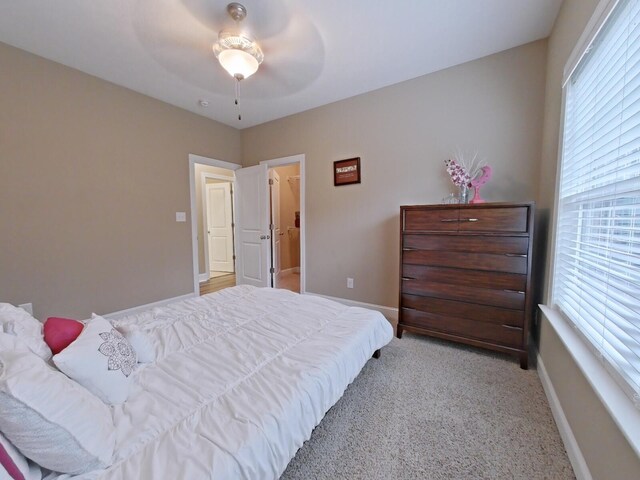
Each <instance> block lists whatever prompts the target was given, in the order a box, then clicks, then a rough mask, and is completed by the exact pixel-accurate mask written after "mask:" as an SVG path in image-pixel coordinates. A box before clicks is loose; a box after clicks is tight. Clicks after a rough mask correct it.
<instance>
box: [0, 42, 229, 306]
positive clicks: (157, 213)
mask: <svg viewBox="0 0 640 480" xmlns="http://www.w3.org/2000/svg"><path fill="white" fill-rule="evenodd" d="M0 71H1V72H2V75H0V105H1V106H2V107H1V108H0V232H1V235H0V301H7V302H11V303H15V304H18V303H24V302H33V304H34V308H35V315H36V316H37V317H40V318H42V317H45V316H49V315H68V316H71V317H86V316H87V315H89V314H90V313H91V312H92V311H96V312H98V313H106V312H113V311H116V310H120V309H124V308H128V307H133V306H136V305H141V304H146V303H149V302H154V301H157V300H161V299H165V298H170V297H174V296H177V295H181V294H186V293H189V292H191V291H192V290H193V277H192V260H191V259H192V252H191V227H190V224H189V222H186V223H176V221H175V213H176V212H178V211H182V212H187V218H189V166H188V154H189V153H194V154H199V155H203V156H207V157H213V158H217V159H220V160H227V161H230V162H236V163H237V162H239V160H240V154H241V145H240V134H239V132H238V131H237V130H235V129H233V128H230V127H226V126H224V125H222V124H220V123H217V122H214V121H211V120H208V119H205V118H204V117H200V116H197V115H194V114H192V113H188V112H186V111H184V110H181V109H178V108H175V107H172V106H170V105H167V104H165V103H162V102H160V101H157V100H154V99H152V98H149V97H146V96H144V95H140V94H138V93H134V92H132V91H130V90H127V89H125V88H122V87H119V86H116V85H114V84H111V83H108V82H105V81H103V80H100V79H97V78H95V77H92V76H90V75H86V74H83V73H81V72H78V71H77V70H73V69H70V68H67V67H64V66H62V65H60V64H56V63H54V62H51V61H48V60H45V59H43V58H40V57H37V56H35V55H31V54H29V53H26V52H24V51H21V50H18V49H15V48H13V47H10V46H7V45H4V44H0ZM194 101H195V100H194Z"/></svg>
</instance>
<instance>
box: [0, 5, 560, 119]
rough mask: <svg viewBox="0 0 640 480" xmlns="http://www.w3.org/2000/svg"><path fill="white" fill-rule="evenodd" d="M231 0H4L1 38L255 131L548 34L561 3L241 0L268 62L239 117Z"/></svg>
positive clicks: (253, 80)
mask: <svg viewBox="0 0 640 480" xmlns="http://www.w3.org/2000/svg"><path fill="white" fill-rule="evenodd" d="M229 2H230V0H55V1H54V0H0V41H1V42H4V43H8V44H10V45H13V46H15V47H18V48H21V49H24V50H27V51H29V52H33V53H35V54H37V55H41V56H43V57H45V58H49V59H51V60H54V61H56V62H59V63H62V64H64V65H67V66H70V67H73V68H76V69H78V70H81V71H83V72H86V73H89V74H91V75H95V76H97V77H100V78H103V79H105V80H109V81H111V82H114V83H116V84H118V85H123V86H125V87H128V88H130V89H132V90H135V91H137V92H141V93H144V94H146V95H149V96H151V97H154V98H157V99H160V100H163V101H165V102H167V103H170V104H172V105H176V106H178V107H181V108H184V109H187V110H190V111H192V112H195V113H198V114H199V115H203V116H206V117H209V118H212V119H215V120H218V121H220V122H222V123H226V124H227V125H231V126H234V127H237V128H246V127H250V126H253V125H257V124H260V123H263V122H266V121H269V120H273V119H276V118H280V117H284V116H286V115H291V114H293V113H297V112H301V111H304V110H308V109H310V108H313V107H317V106H320V105H324V104H327V103H331V102H335V101H337V100H341V99H343V98H348V97H351V96H354V95H358V94H360V93H364V92H368V91H371V90H375V89H378V88H381V87H384V86H387V85H391V84H394V83H398V82H402V81H404V80H408V79H411V78H415V77H418V76H421V75H425V74H427V73H431V72H434V71H437V70H441V69H443V68H447V67H450V66H453V65H458V64H460V63H464V62H467V61H470V60H474V59H476V58H480V57H483V56H485V55H490V54H492V53H496V52H499V51H502V50H506V49H509V48H512V47H516V46H518V45H522V44H525V43H528V42H531V41H534V40H537V39H540V38H545V37H546V36H548V35H549V33H550V31H551V28H552V26H553V22H554V20H555V18H556V15H557V13H558V10H559V8H560V4H561V3H562V0H386V1H385V0H345V1H337V0H244V1H242V0H241V3H243V4H244V5H245V6H246V7H247V10H248V16H247V19H246V20H245V22H244V23H243V26H244V27H245V28H247V29H248V30H249V31H250V32H251V33H252V34H253V35H254V36H255V37H256V40H257V41H258V43H259V44H260V45H261V47H262V49H263V51H264V54H265V60H264V62H263V64H262V65H261V66H260V69H259V70H258V72H257V73H256V74H255V75H254V76H252V77H250V78H248V79H247V80H245V81H243V82H242V83H241V108H242V121H238V119H237V112H236V107H235V105H234V103H233V94H234V82H233V79H232V78H231V77H230V76H229V75H228V74H227V73H226V72H225V71H224V70H223V69H222V67H221V66H220V65H219V64H218V62H217V60H216V58H215V57H214V55H213V52H212V50H211V45H212V44H213V42H215V40H216V39H217V34H218V31H219V30H221V29H222V28H223V27H224V26H227V25H228V23H229V18H228V16H227V14H226V5H227V3H229ZM0 68H1V66H0ZM201 99H204V100H207V101H208V102H209V107H208V108H203V107H201V106H200V105H199V103H198V102H199V100H201Z"/></svg>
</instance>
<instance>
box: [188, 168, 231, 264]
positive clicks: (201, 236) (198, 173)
mask: <svg viewBox="0 0 640 480" xmlns="http://www.w3.org/2000/svg"><path fill="white" fill-rule="evenodd" d="M193 170H194V177H195V182H196V217H197V219H198V229H197V230H198V272H199V273H207V267H206V266H205V258H204V242H205V241H206V238H207V236H206V235H205V231H204V225H205V222H204V220H205V219H204V209H203V205H204V201H203V198H202V195H203V192H202V174H203V173H213V174H215V175H224V176H226V177H233V176H235V174H234V173H233V170H227V169H226V168H218V167H211V166H209V165H203V164H200V163H196V164H195V165H194V168H193ZM207 183H209V182H208V181H207Z"/></svg>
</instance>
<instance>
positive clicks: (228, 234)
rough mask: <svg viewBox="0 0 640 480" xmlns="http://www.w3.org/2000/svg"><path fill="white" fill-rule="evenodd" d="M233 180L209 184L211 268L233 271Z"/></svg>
mask: <svg viewBox="0 0 640 480" xmlns="http://www.w3.org/2000/svg"><path fill="white" fill-rule="evenodd" d="M231 212H232V210H231V182H221V183H208V184H207V237H208V241H209V270H211V271H214V272H233V226H232V223H233V222H232V219H231V215H232V213H231Z"/></svg>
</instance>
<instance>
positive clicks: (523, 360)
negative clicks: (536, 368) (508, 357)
mask: <svg viewBox="0 0 640 480" xmlns="http://www.w3.org/2000/svg"><path fill="white" fill-rule="evenodd" d="M520 368H521V369H523V370H529V352H524V353H521V354H520Z"/></svg>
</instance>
